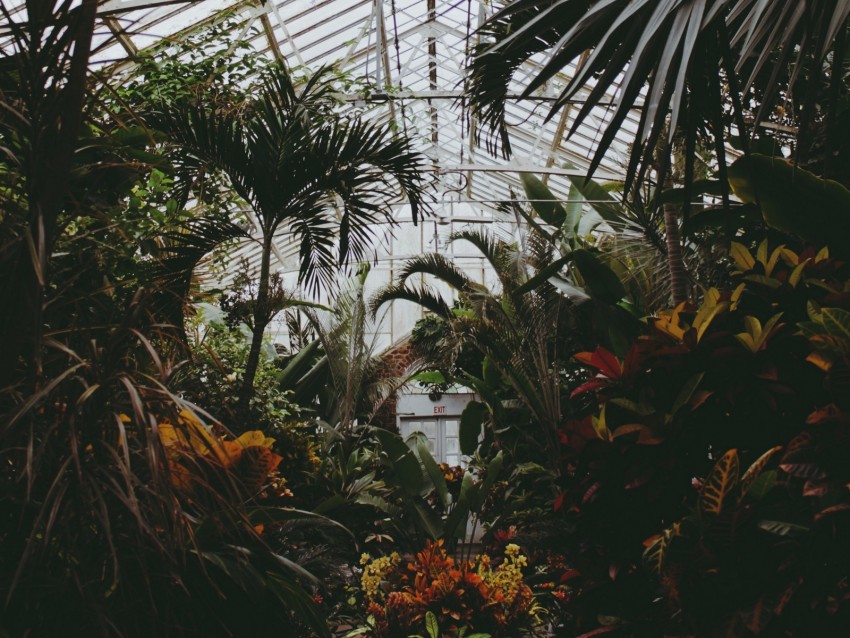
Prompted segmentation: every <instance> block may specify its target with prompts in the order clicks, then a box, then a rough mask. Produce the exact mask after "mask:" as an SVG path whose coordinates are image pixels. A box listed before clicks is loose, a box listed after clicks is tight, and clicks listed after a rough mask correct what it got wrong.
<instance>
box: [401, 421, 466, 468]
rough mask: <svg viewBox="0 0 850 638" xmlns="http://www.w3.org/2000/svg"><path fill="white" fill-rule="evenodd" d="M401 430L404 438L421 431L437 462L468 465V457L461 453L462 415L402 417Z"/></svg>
mask: <svg viewBox="0 0 850 638" xmlns="http://www.w3.org/2000/svg"><path fill="white" fill-rule="evenodd" d="M399 432H400V433H401V436H402V438H404V439H407V438H408V437H409V436H410V435H412V434H414V433H416V432H421V433H422V434H423V435H424V437H425V439H426V440H427V441H428V450H429V451H430V452H431V454H432V456H433V457H434V459H435V460H436V461H437V463H447V464H449V465H460V466H463V467H466V464H467V459H466V457H463V456H462V455H461V453H460V417H457V416H434V417H432V416H414V417H401V421H400V423H399Z"/></svg>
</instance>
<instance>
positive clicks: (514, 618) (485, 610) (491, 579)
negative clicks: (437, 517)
mask: <svg viewBox="0 0 850 638" xmlns="http://www.w3.org/2000/svg"><path fill="white" fill-rule="evenodd" d="M361 565H363V575H362V577H361V590H362V596H363V607H364V611H365V612H366V614H367V615H368V621H367V622H368V624H367V626H366V628H364V629H363V630H360V631H359V632H354V633H352V634H349V635H350V636H352V635H364V634H365V635H369V636H373V637H374V638H379V637H384V636H386V637H394V636H399V637H401V636H409V635H411V633H412V632H417V631H418V632H419V633H420V634H421V635H424V634H426V633H427V634H428V635H429V636H462V635H463V636H467V637H468V638H471V636H480V635H481V634H480V633H477V632H486V634H487V635H490V636H517V635H520V634H521V633H522V631H523V630H524V629H528V628H530V627H531V626H533V625H534V624H535V617H534V611H535V610H534V597H533V594H532V592H531V589H530V588H529V587H528V585H527V584H526V583H525V580H524V576H523V573H522V569H523V567H525V566H527V561H526V558H525V556H523V555H522V554H521V553H520V548H519V546H517V545H508V546H507V547H506V548H505V552H504V556H503V557H500V558H491V557H490V556H488V555H487V554H482V555H479V556H476V557H475V558H474V559H471V560H464V561H456V560H455V559H454V558H452V557H451V556H449V555H448V554H447V553H446V551H445V549H444V548H443V547H442V543H441V542H428V543H426V545H425V547H424V549H422V550H421V551H420V552H418V553H417V554H416V556H415V558H414V560H413V561H411V562H408V563H406V564H405V563H403V562H402V560H401V557H400V556H399V555H398V554H391V555H389V556H384V557H380V558H376V559H372V558H371V557H370V556H369V555H368V554H364V556H363V558H362V559H361ZM384 581H386V583H387V584H388V585H389V591H386V589H385V588H384ZM423 628H424V629H425V631H424V632H423V631H422V629H423ZM469 632H476V633H469Z"/></svg>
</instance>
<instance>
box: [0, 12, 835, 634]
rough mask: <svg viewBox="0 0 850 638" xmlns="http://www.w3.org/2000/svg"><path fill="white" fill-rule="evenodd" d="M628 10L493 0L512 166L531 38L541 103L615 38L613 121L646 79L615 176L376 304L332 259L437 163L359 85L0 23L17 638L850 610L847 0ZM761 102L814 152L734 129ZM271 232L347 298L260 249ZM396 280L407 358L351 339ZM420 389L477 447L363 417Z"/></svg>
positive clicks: (538, 193) (3, 274) (715, 623)
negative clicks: (339, 96) (619, 88)
mask: <svg viewBox="0 0 850 638" xmlns="http://www.w3.org/2000/svg"><path fill="white" fill-rule="evenodd" d="M626 4H629V3H625V2H596V1H587V0H582V1H578V0H550V1H549V2H544V3H540V2H529V1H526V0H517V1H516V2H513V3H510V4H509V5H508V6H507V8H505V9H504V10H503V11H501V12H499V13H497V14H496V16H495V17H494V18H493V19H492V20H491V21H490V22H488V23H487V24H486V25H485V26H484V27H483V29H482V31H481V33H480V35H481V38H480V45H479V49H478V50H477V51H476V55H475V56H474V58H473V60H472V63H471V67H470V86H469V91H470V97H471V99H472V103H473V106H474V108H475V109H477V113H478V114H479V115H480V116H481V118H482V122H484V123H485V124H489V125H491V126H492V127H493V131H494V132H495V133H497V137H498V138H499V139H500V140H501V142H502V146H503V150H504V151H506V152H509V145H508V144H507V143H508V142H509V137H508V133H507V129H505V128H504V121H503V113H504V111H503V109H502V107H501V106H500V105H501V104H502V100H503V99H504V96H505V91H506V90H507V82H508V80H509V79H510V77H511V75H512V73H513V72H514V70H515V69H516V68H517V65H518V64H519V62H521V61H522V60H524V59H526V58H527V57H529V56H530V55H533V54H535V53H537V52H539V51H545V50H547V49H549V48H554V52H555V55H553V57H552V58H551V62H550V63H549V64H548V65H546V66H545V67H544V68H543V69H542V71H541V72H540V74H539V76H538V77H537V78H536V79H535V80H534V81H533V82H532V86H531V88H534V86H536V85H538V84H540V83H542V82H545V81H547V80H550V79H552V78H553V77H555V74H556V73H557V72H559V71H560V70H561V69H562V68H564V67H566V66H567V65H568V64H569V63H571V62H572V61H574V60H575V59H578V58H580V57H582V54H583V53H585V52H586V51H592V53H590V55H589V56H586V57H584V62H582V65H583V66H582V67H581V72H580V73H579V74H578V75H577V77H578V78H579V79H577V80H576V81H575V82H573V83H572V84H570V85H569V86H567V87H566V88H565V90H564V94H563V100H561V101H559V102H557V103H556V104H555V107H554V108H555V110H557V109H558V108H561V107H563V103H565V101H567V100H568V99H569V98H571V97H572V96H574V94H575V90H577V89H578V88H580V87H581V86H582V85H583V84H584V81H585V80H586V79H587V78H589V77H591V76H592V77H594V78H595V80H596V82H597V86H599V87H603V88H601V89H600V91H602V90H604V88H605V87H606V86H607V85H608V84H610V83H611V82H613V81H614V80H615V79H616V78H615V75H617V74H619V71H620V70H621V68H622V67H623V65H624V64H626V63H627V62H629V63H630V64H631V67H630V70H629V71H628V73H627V77H626V79H625V80H623V83H624V87H625V88H624V96H625V99H624V104H625V106H624V107H623V108H629V107H631V106H632V104H631V103H632V102H634V101H635V100H636V99H637V98H638V96H639V92H640V91H641V90H644V89H645V90H646V91H647V93H646V95H649V96H654V97H655V98H656V99H654V100H650V104H649V105H647V107H646V108H644V109H643V111H642V113H643V116H642V120H641V127H640V129H639V131H638V137H637V138H636V140H635V144H634V146H633V150H632V154H631V157H630V159H629V164H628V168H627V179H626V181H625V183H623V184H616V185H601V184H598V183H596V182H594V181H593V180H592V179H576V180H575V181H574V184H573V186H572V189H571V191H570V202H569V203H568V204H560V203H558V202H557V201H556V200H557V198H556V197H555V196H554V195H553V194H552V193H551V192H550V191H549V189H548V188H547V187H546V186H545V185H544V184H543V183H542V182H541V181H540V180H538V179H536V178H535V177H533V176H530V175H526V176H524V177H523V186H524V189H525V195H526V197H527V200H528V201H527V202H526V203H525V204H515V205H514V206H515V209H516V210H515V211H514V212H515V213H516V215H517V216H518V219H522V220H523V221H522V224H520V225H519V228H518V231H517V233H518V234H517V237H516V241H508V240H506V239H504V238H498V237H494V236H491V235H489V234H487V233H485V232H473V231H465V232H461V233H458V234H457V235H456V236H454V237H453V238H452V241H465V242H468V243H469V244H470V245H472V246H473V247H474V248H475V249H476V250H478V251H480V253H481V255H482V257H483V258H484V259H486V260H487V262H488V263H489V265H490V266H491V268H492V271H493V272H494V273H495V276H496V278H497V280H498V286H497V287H496V289H493V288H489V287H485V286H483V285H481V284H479V283H477V282H475V281H474V280H472V279H470V278H469V277H468V276H467V275H466V274H465V273H464V272H463V271H462V270H461V269H459V268H458V267H457V266H456V265H455V264H453V263H452V262H451V261H449V260H448V259H446V257H445V256H443V255H440V254H433V255H423V256H421V257H419V258H416V259H413V260H411V261H410V262H408V263H406V264H405V265H404V266H403V267H402V268H401V269H400V270H399V271H397V273H396V274H397V278H396V280H395V281H393V282H392V283H391V285H389V286H388V287H386V288H384V289H382V290H381V291H379V293H378V294H377V295H376V296H375V297H373V298H372V299H367V298H366V296H365V293H364V290H365V287H366V281H367V278H368V276H369V268H368V266H366V265H357V266H353V267H352V266H350V265H351V264H359V262H360V260H361V258H362V257H363V256H364V254H366V252H367V251H368V249H369V247H370V245H371V239H372V237H371V231H370V227H371V226H372V225H374V223H375V222H376V221H378V220H380V221H387V222H389V223H393V222H394V220H393V219H392V217H391V215H390V213H389V212H388V211H389V210H390V209H389V207H388V206H387V203H388V202H389V201H391V200H393V199H394V198H398V197H404V198H406V199H407V201H408V202H409V204H410V207H411V209H412V210H413V215H414V221H415V220H417V219H418V218H419V217H420V215H422V214H427V212H428V211H427V208H428V205H427V199H428V197H427V189H428V186H427V180H426V178H425V177H424V174H423V171H424V167H425V160H424V157H423V156H422V155H420V154H419V153H418V152H416V151H414V150H413V149H412V146H411V142H410V140H408V139H407V138H405V137H404V136H402V135H400V134H397V133H394V132H392V131H389V130H384V129H383V128H381V127H379V126H377V125H375V124H372V123H370V121H369V120H368V119H367V118H361V117H360V116H358V115H357V114H356V113H352V112H351V111H346V112H344V111H342V110H341V108H340V105H339V104H338V103H337V102H336V100H335V99H334V90H335V88H336V87H337V86H338V85H339V83H340V82H347V81H348V80H346V79H345V78H343V77H341V76H340V75H339V74H337V73H335V72H334V71H333V70H331V69H324V70H320V71H318V72H317V73H315V74H306V75H304V76H303V77H300V76H299V77H294V76H293V74H292V73H291V72H290V71H289V70H288V69H287V68H286V67H285V66H282V65H278V64H272V63H269V62H266V61H264V60H263V59H261V58H259V57H258V56H256V55H254V54H252V53H251V51H250V50H247V49H246V48H245V47H244V46H243V43H239V42H234V41H233V33H234V31H235V29H234V25H233V24H232V22H231V21H230V20H224V21H221V22H219V23H217V24H215V25H213V27H211V28H210V29H208V30H206V31H201V32H198V33H196V34H193V35H192V36H191V37H190V38H189V39H188V40H187V41H186V42H184V43H182V44H177V45H175V47H176V49H175V50H174V51H173V53H174V55H172V56H169V57H168V58H167V59H165V60H164V61H162V62H160V61H158V60H156V59H155V58H153V57H148V56H142V58H141V59H140V60H138V66H137V67H136V68H135V70H134V71H133V72H131V73H129V74H128V75H126V76H120V77H119V76H116V77H105V76H100V77H99V78H98V80H97V81H95V78H94V77H92V76H91V74H90V73H89V60H88V57H89V53H90V46H91V41H92V36H93V30H94V25H95V19H96V16H95V9H96V3H93V2H83V3H81V4H75V3H70V2H68V3H65V2H58V3H55V4H52V3H40V2H28V3H27V9H28V11H27V21H26V22H20V21H16V20H19V18H13V17H12V16H10V15H8V14H4V17H5V18H6V20H7V22H8V23H9V26H8V31H9V37H10V42H11V43H10V45H9V46H8V47H7V48H6V49H4V57H3V58H2V59H0V101H1V102H2V106H3V109H2V110H0V147H2V151H3V152H2V154H0V201H2V209H0V294H2V298H3V299H4V303H2V304H0V335H2V347H0V479H2V480H0V544H2V546H3V551H2V552H0V595H2V605H3V607H2V609H3V611H2V614H0V636H10V637H14V638H18V637H24V636H30V637H33V638H39V637H50V638H52V637H53V636H57V635H86V636H104V637H105V636H139V637H140V638H141V637H148V636H154V635H157V636H158V635H163V636H201V635H203V636H254V635H265V634H268V633H270V632H271V631H275V632H278V633H281V634H283V635H292V636H325V635H340V636H351V637H354V636H371V637H372V638H379V637H380V638H385V637H386V638H397V637H399V638H403V637H407V636H428V637H429V638H439V637H450V638H461V637H462V636H465V637H466V638H474V637H475V636H477V637H478V638H483V637H484V636H492V637H493V638H496V637H504V638H515V637H516V636H525V635H528V636H531V635H538V636H547V635H555V636H565V637H567V636H596V635H603V634H610V635H612V636H659V637H660V636H715V635H717V636H800V637H805V636H812V635H818V636H840V635H843V634H844V632H846V627H847V626H850V606H848V603H847V599H848V597H850V593H848V592H850V589H848V580H850V551H848V547H850V545H849V544H848V540H850V493H848V491H847V486H848V485H850V469H848V467H850V466H848V463H847V459H848V458H850V400H848V397H850V386H849V385H848V383H850V262H849V261H848V257H850V243H848V237H850V234H848V233H847V232H846V231H847V230H848V228H850V222H848V219H850V217H848V215H850V191H848V189H847V186H848V185H850V183H848V178H847V173H846V170H845V167H844V163H845V162H844V152H843V150H842V149H844V148H845V146H847V142H850V140H848V139H847V138H846V135H842V131H846V130H847V128H846V126H843V125H842V123H843V122H844V121H845V120H846V118H847V115H848V113H850V109H848V106H850V104H848V102H847V99H848V95H849V94H850V92H848V83H847V77H848V75H847V63H848V60H847V53H846V46H845V42H846V38H847V32H848V14H850V6H845V4H846V3H835V2H832V3H830V2H814V1H813V2H810V3H808V4H807V5H806V7H807V8H806V11H803V12H793V11H789V10H785V9H783V7H785V3H782V2H779V1H777V2H758V3H756V2H749V1H747V0H737V1H731V0H730V1H720V0H717V1H716V2H710V3H701V2H680V3H664V2H658V1H651V0H642V1H640V2H632V3H630V4H629V7H630V8H629V10H628V12H626V13H623V11H624V9H625V7H626ZM4 11H5V10H4ZM802 14H807V16H808V17H807V19H805V20H804V19H803V17H802ZM762 25H767V26H765V27H764V28H762ZM768 26H769V27H770V28H767V27H768ZM662 39H663V43H662ZM660 44H663V46H660ZM754 51H759V53H758V55H754ZM632 69H633V70H632ZM615 71H616V73H615ZM647 78H649V79H648V84H647ZM600 95H602V93H601V92H593V93H592V94H591V96H590V99H589V101H588V102H587V104H588V105H592V104H593V102H594V100H597V99H598V98H599V96H600ZM779 102H782V103H789V104H791V105H792V107H791V108H789V109H785V110H784V115H783V116H782V117H783V123H784V125H785V129H788V128H791V127H792V126H794V127H797V130H798V133H797V135H796V136H790V135H786V136H783V135H785V134H778V133H776V132H775V130H776V129H775V128H769V129H764V128H760V127H759V126H757V125H752V124H751V123H752V122H759V121H761V120H762V119H764V118H769V117H774V115H770V114H775V113H777V112H778V111H777V110H776V107H777V104H778V103H779ZM590 108H591V106H587V107H585V109H583V110H582V111H581V114H580V116H579V119H581V118H583V117H585V116H586V115H587V113H588V112H589V110H588V109H590ZM553 112H554V111H553ZM621 112H622V109H619V110H617V112H616V113H615V117H614V123H613V124H612V125H611V127H610V128H609V130H607V131H606V132H605V134H604V135H603V144H602V145H601V146H600V150H599V155H598V156H597V158H596V159H597V160H598V159H599V158H601V154H603V153H604V152H605V150H606V148H607V145H609V144H610V141H611V136H612V135H613V132H614V131H615V130H616V129H617V128H619V125H620V121H619V120H618V118H619V114H620V113H621ZM732 147H737V148H739V149H740V152H736V153H735V157H734V158H733V157H732V154H731V152H730V149H731V148H732ZM783 153H784V154H786V155H788V156H791V157H793V158H794V159H795V160H797V164H798V165H797V166H794V165H793V164H792V163H791V162H789V161H788V160H786V159H785V158H784V157H783ZM727 156H728V157H727ZM697 157H698V158H699V161H695V158H697ZM594 165H595V163H594ZM697 177H699V179H697ZM582 199H584V200H586V202H584V203H582V201H581V200H582ZM337 209H338V210H337ZM338 213H339V214H338ZM246 222H249V223H250V225H253V226H255V230H256V231H257V233H256V235H257V236H258V237H259V241H260V244H261V246H262V251H261V260H260V267H259V269H258V270H257V272H252V271H251V270H250V268H249V267H247V266H241V265H239V264H233V263H230V262H229V260H228V256H227V254H228V253H227V249H228V248H229V247H231V246H233V245H235V244H236V243H238V242H240V241H245V240H246V236H247V234H248V231H246V228H247V227H248V225H249V224H247V223H246ZM284 230H285V231H287V232H290V233H291V234H292V235H293V236H294V237H295V238H296V240H297V242H298V244H299V258H300V275H301V283H303V284H304V287H305V288H306V289H308V290H315V289H317V287H322V286H324V287H327V286H329V285H331V284H334V285H336V288H335V289H336V291H337V294H336V295H335V298H334V299H333V302H332V303H331V304H329V307H323V306H319V305H317V304H312V303H308V302H306V301H304V300H299V299H297V298H296V297H295V296H294V295H293V293H292V291H288V290H285V289H284V288H283V286H282V283H281V280H280V278H279V277H276V276H275V275H274V274H273V273H272V272H271V252H272V243H273V238H274V237H275V234H276V233H278V232H281V231H284ZM222 268H231V269H237V268H242V269H243V272H242V274H241V275H240V277H237V278H236V283H235V285H234V286H233V288H232V289H229V290H215V289H213V288H211V287H210V286H209V285H208V284H209V281H208V280H207V279H205V278H204V272H209V271H210V270H216V269H222ZM420 275H425V276H426V279H425V280H426V281H430V282H435V281H440V282H442V283H443V284H446V285H447V286H448V287H450V288H451V289H453V291H454V295H455V296H454V297H453V298H451V299H447V298H442V297H441V296H440V295H438V294H437V293H436V292H434V290H432V289H431V288H430V287H429V286H427V285H425V286H417V285H414V284H413V283H412V282H414V281H416V280H420V278H419V276H420ZM394 300H405V301H407V302H414V303H417V304H420V305H421V306H423V307H424V308H426V309H427V310H429V311H430V314H429V315H428V316H427V317H426V319H424V320H423V321H422V322H420V323H419V324H418V325H417V327H416V329H415V330H414V332H413V335H412V337H411V341H412V345H413V347H414V349H415V351H416V352H417V354H418V355H419V361H418V363H417V367H416V369H415V370H412V371H410V372H411V373H415V376H414V377H413V378H411V379H407V378H401V379H400V378H394V377H390V376H389V375H388V374H387V371H386V367H385V365H384V363H383V361H382V359H381V357H380V353H379V352H376V350H375V348H374V345H373V344H372V343H370V340H369V338H368V335H369V334H370V332H371V327H372V324H373V322H374V321H376V320H377V319H376V318H377V315H378V314H379V313H380V311H381V309H382V308H383V307H384V304H386V303H388V302H390V301H394ZM281 312H286V313H288V314H287V316H288V317H289V320H290V324H291V326H292V329H291V331H290V336H291V343H290V348H289V351H288V352H287V353H286V355H285V356H278V355H277V353H275V352H274V350H273V349H272V348H271V347H270V344H268V343H267V342H265V341H264V333H265V330H266V327H267V326H268V325H269V323H270V321H271V320H272V319H273V318H274V317H275V316H276V315H278V314H279V313H281ZM408 381H409V382H418V383H420V384H422V385H424V386H426V387H429V388H430V389H432V390H433V391H437V392H442V391H446V390H447V389H448V388H449V387H453V386H461V387H465V388H468V389H470V390H472V391H473V392H474V393H475V394H476V396H477V399H476V400H475V401H473V402H471V403H470V404H469V405H468V407H467V408H466V410H465V411H464V414H463V417H462V420H461V425H460V428H461V431H460V439H461V447H462V451H463V453H464V454H465V455H467V456H468V457H469V459H470V462H469V464H468V466H467V467H464V468H461V467H449V466H446V465H444V464H438V462H437V461H436V460H435V459H434V457H433V456H432V454H431V453H430V452H429V449H428V446H427V444H426V442H425V441H424V440H423V439H421V438H419V437H417V436H414V437H412V438H411V439H409V440H407V441H405V440H403V439H402V438H401V437H400V436H399V435H398V434H397V433H394V432H392V431H390V430H388V429H385V428H381V427H378V426H376V425H374V424H373V421H374V420H375V415H376V414H377V412H378V410H379V408H380V406H381V405H382V403H383V402H384V400H385V399H386V398H387V397H389V396H391V395H392V394H393V393H394V392H395V391H396V390H397V389H398V388H399V387H400V386H401V384H403V383H405V382H408ZM477 532H481V533H482V535H481V539H482V542H481V543H480V544H479V545H478V546H477V547H473V544H472V543H470V542H469V541H470V537H471V536H472V535H474V534H475V533H477Z"/></svg>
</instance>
